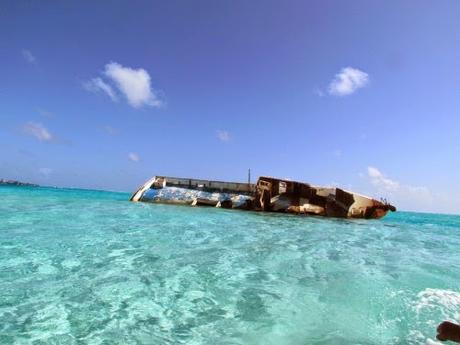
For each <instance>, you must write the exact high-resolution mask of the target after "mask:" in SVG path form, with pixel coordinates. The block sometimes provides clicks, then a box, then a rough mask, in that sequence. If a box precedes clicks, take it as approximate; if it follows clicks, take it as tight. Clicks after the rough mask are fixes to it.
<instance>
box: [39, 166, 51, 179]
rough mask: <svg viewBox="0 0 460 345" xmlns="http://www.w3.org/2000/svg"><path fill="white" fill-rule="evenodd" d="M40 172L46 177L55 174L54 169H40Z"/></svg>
mask: <svg viewBox="0 0 460 345" xmlns="http://www.w3.org/2000/svg"><path fill="white" fill-rule="evenodd" d="M38 172H39V173H40V175H43V176H45V177H49V176H50V175H51V174H52V173H53V169H50V168H40V169H38Z"/></svg>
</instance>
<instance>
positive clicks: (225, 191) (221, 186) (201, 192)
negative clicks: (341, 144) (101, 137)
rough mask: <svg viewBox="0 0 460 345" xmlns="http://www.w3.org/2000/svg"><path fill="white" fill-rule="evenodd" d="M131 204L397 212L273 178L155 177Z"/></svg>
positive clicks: (361, 214)
mask: <svg viewBox="0 0 460 345" xmlns="http://www.w3.org/2000/svg"><path fill="white" fill-rule="evenodd" d="M130 200H131V201H144V202H160V203H172V204H188V205H192V206H214V207H222V208H232V209H243V210H252V211H268V212H287V213H294V214H304V215H317V216H327V217H339V218H368V219H369V218H381V217H383V216H385V215H386V214H387V212H388V211H396V208H395V207H394V206H393V205H390V204H389V203H387V202H386V201H378V200H375V199H372V198H369V197H367V196H364V195H360V194H357V193H353V192H349V191H345V190H343V189H340V188H334V187H317V186H312V185H309V184H307V183H303V182H297V181H290V180H282V179H278V178H273V177H260V178H259V180H258V181H257V183H256V184H251V183H237V182H223V181H209V180H200V179H189V178H177V177H168V176H155V177H153V178H152V179H150V180H148V181H147V182H146V183H145V184H144V185H143V186H141V187H140V188H139V189H138V190H137V191H136V192H135V193H134V194H133V195H132V196H131V199H130Z"/></svg>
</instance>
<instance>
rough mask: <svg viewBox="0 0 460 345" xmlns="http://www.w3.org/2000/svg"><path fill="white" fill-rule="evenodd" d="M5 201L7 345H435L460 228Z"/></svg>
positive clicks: (20, 196) (451, 307) (451, 308)
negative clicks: (436, 328)
mask: <svg viewBox="0 0 460 345" xmlns="http://www.w3.org/2000/svg"><path fill="white" fill-rule="evenodd" d="M128 196H129V195H128V194H124V193H111V192H99V191H82V190H66V189H51V188H25V187H0V199H1V202H0V344H277V345H278V344H305V345H307V344H363V345H364V344H385V345H387V344H435V343H436V341H435V340H433V339H434V337H435V331H434V330H435V327H436V325H437V323H439V322H440V321H442V320H444V319H450V320H457V321H460V217H459V216H447V215H431V214H417V213H403V212H399V213H395V214H391V215H389V216H387V217H386V218H384V219H383V220H378V221H375V220H372V221H363V220H353V221H348V220H334V219H324V218H306V217H297V216H289V215H278V214H262V213H250V212H243V211H231V210H222V209H214V208H191V207H186V206H167V205H157V204H143V203H130V202H128V201H126V200H127V198H128Z"/></svg>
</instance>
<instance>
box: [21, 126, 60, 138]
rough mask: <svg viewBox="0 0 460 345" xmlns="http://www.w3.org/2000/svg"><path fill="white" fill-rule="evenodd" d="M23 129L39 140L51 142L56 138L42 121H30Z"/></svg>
mask: <svg viewBox="0 0 460 345" xmlns="http://www.w3.org/2000/svg"><path fill="white" fill-rule="evenodd" d="M22 129H23V131H24V133H26V134H28V135H30V136H33V137H35V138H36V139H38V140H39V141H47V142H50V141H53V140H54V136H53V135H52V134H51V132H50V131H49V130H48V129H47V128H46V127H45V126H43V125H42V124H41V123H38V122H33V121H29V122H27V123H25V124H24V125H23V127H22Z"/></svg>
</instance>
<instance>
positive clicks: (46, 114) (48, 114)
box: [37, 108, 54, 117]
mask: <svg viewBox="0 0 460 345" xmlns="http://www.w3.org/2000/svg"><path fill="white" fill-rule="evenodd" d="M37 111H38V113H39V114H40V115H41V116H43V117H54V113H52V112H51V111H48V110H46V109H42V108H38V109H37Z"/></svg>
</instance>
